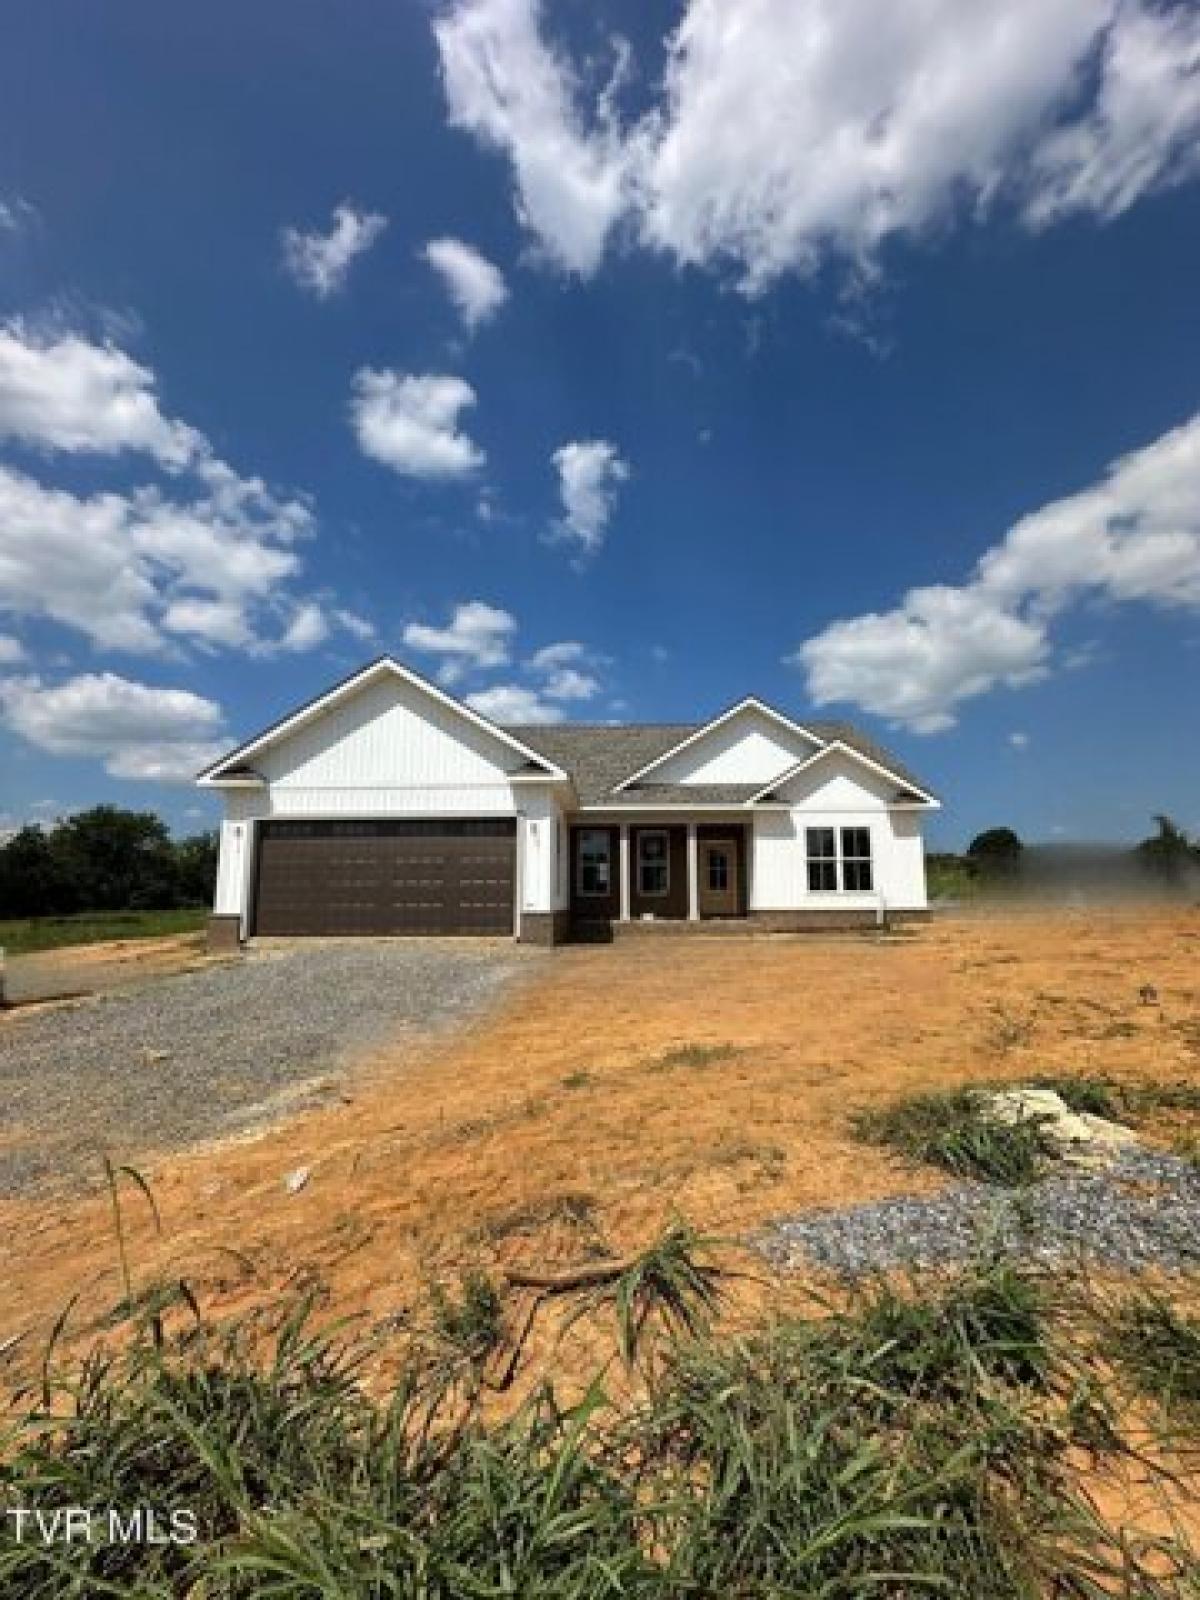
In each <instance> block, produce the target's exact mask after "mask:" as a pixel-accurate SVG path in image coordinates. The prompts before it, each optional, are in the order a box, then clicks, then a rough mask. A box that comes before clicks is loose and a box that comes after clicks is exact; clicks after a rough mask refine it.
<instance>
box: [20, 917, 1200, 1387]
mask: <svg viewBox="0 0 1200 1600" xmlns="http://www.w3.org/2000/svg"><path fill="white" fill-rule="evenodd" d="M171 981H176V980H171ZM1145 985H1150V986H1152V989H1153V998H1152V999H1151V1000H1149V1001H1148V1000H1147V998H1146V997H1145V996H1144V995H1143V994H1141V993H1140V991H1141V990H1142V988H1143V986H1145ZM331 1004H332V1000H331ZM249 1022H250V1024H251V1025H252V1024H253V1018H250V1019H249ZM199 1026H200V1024H199V1021H198V1022H197V1027H199ZM9 1036H10V1035H6V1034H5V1033H4V1032H3V1031H2V1030H0V1050H3V1049H4V1048H5V1047H6V1042H7V1038H8V1037H9ZM201 1042H202V1041H201ZM160 1070H162V1071H164V1072H167V1073H169V1072H170V1070H171V1066H170V1063H169V1062H164V1063H163V1064H162V1065H161V1068H160ZM1046 1072H1053V1073H1058V1074H1072V1073H1075V1074H1089V1075H1107V1076H1111V1077H1113V1078H1115V1079H1118V1080H1120V1081H1122V1082H1126V1083H1131V1084H1135V1083H1138V1082H1141V1081H1151V1080H1153V1081H1155V1082H1163V1081H1167V1082H1192V1083H1195V1082H1196V1081H1197V1078H1198V1077H1200V910H1198V909H1186V910H1163V909H1156V910H1129V909H1126V910H1121V911H1113V912H1101V911H1095V910H1090V911H1087V912H1044V911H1040V912H1037V913H1029V914H1015V913H1009V914H1004V915H994V916H990V917H989V916H985V915H976V916H971V917H962V918H956V919H953V920H951V919H946V920H939V921H937V922H935V923H934V924H932V925H931V926H929V927H926V928H922V929H920V930H918V931H916V932H914V933H912V934H909V935H905V936H903V937H894V938H889V939H882V940H876V939H875V938H853V939H851V938H826V937H815V936H808V937H790V938H787V937H779V938H763V939H755V940H748V939H736V940H735V939H729V940H719V939H697V940H694V941H687V942H684V941H682V940H669V939H663V940H662V941H659V940H649V939H644V940H638V941H631V942H629V943H618V944H616V945H613V946H581V947H573V948H567V949H563V950H560V951H558V952H555V953H554V954H553V955H552V956H548V957H546V958H545V959H543V960H541V961H540V963H539V965H538V966H537V968H536V970H535V971H532V972H531V973H530V974H529V975H528V976H527V980H526V981H523V982H521V983H518V984H515V985H513V986H512V987H511V988H508V989H506V990H505V991H504V992H503V993H502V995H501V997H500V998H499V1000H498V1002H497V1003H496V1004H495V1005H494V1006H493V1007H492V1008H491V1009H489V1010H488V1011H486V1012H485V1013H483V1014H481V1015H480V1016H479V1017H477V1018H475V1019H474V1020H468V1021H466V1022H465V1023H463V1024H461V1025H459V1026H457V1027H456V1029H455V1031H454V1032H453V1033H451V1034H447V1035H444V1036H442V1037H441V1038H436V1039H434V1040H432V1041H430V1042H429V1043H427V1044H426V1045H425V1046H424V1047H423V1048H421V1049H419V1050H414V1048H413V1043H412V1041H411V1039H409V1040H405V1041H402V1042H400V1043H396V1044H392V1043H390V1042H389V1040H388V1039H387V1038H383V1039H381V1040H380V1041H378V1042H377V1045H376V1047H375V1048H373V1049H372V1050H371V1051H368V1052H364V1053H363V1054H362V1056H361V1059H360V1061H359V1065H358V1068H357V1070H356V1072H355V1073H354V1075H353V1076H352V1078H351V1079H350V1080H349V1081H348V1082H347V1083H346V1084H345V1085H344V1087H343V1092H342V1095H341V1096H340V1098H339V1099H338V1100H337V1101H336V1102H335V1103H333V1104H330V1105H325V1106H322V1107H320V1108H318V1109H314V1110H309V1111H307V1112H303V1113H301V1114H299V1115H295V1116H292V1117H290V1118H289V1119H288V1120H286V1121H283V1122H281V1123H279V1124H278V1125H275V1126H271V1127H269V1128H266V1129H262V1130H259V1131H258V1132H256V1133H255V1134H254V1135H253V1136H252V1137H246V1136H243V1137H241V1138H237V1139H233V1140H230V1141H228V1142H226V1143H223V1144H219V1143H218V1144H209V1145H207V1146H206V1147H204V1148H203V1149H201V1150H194V1151H191V1152H176V1153H170V1152H167V1153H156V1152H155V1150H154V1149H153V1148H152V1147H147V1148H144V1149H141V1150H138V1151H136V1152H134V1151H130V1150H128V1148H127V1149H126V1151H125V1154H126V1155H127V1156H136V1159H137V1165H138V1168H139V1169H140V1171H141V1172H142V1173H143V1174H144V1175H145V1177H146V1179H147V1181H148V1182H149V1184H150V1185H151V1187H152V1190H153V1193H154V1196H155V1198H156V1201H157V1206H158V1211H159V1215H160V1217H161V1233H159V1232H157V1231H156V1229H155V1227H154V1225H153V1221H152V1219H151V1216H150V1213H149V1209H148V1207H147V1206H146V1204H145V1202H144V1199H143V1198H142V1196H141V1195H140V1194H139V1193H138V1192H137V1191H136V1188H135V1187H134V1186H133V1185H132V1184H131V1185H129V1187H128V1189H127V1191H126V1195H125V1199H124V1202H123V1207H122V1210H123V1215H124V1219H125V1226H126V1230H127V1235H128V1247H129V1252H130V1257H131V1260H132V1262H133V1266H134V1272H135V1277H136V1278H137V1279H138V1281H139V1282H147V1281H149V1280H151V1279H152V1278H153V1277H154V1276H155V1275H158V1274H168V1275H169V1274H174V1275H175V1276H180V1275H182V1276H185V1277H186V1278H187V1280H188V1282H189V1284H190V1285H191V1287H192V1289H193V1290H194V1291H195V1293H196V1294H197V1296H198V1297H199V1299H200V1301H201V1303H202V1304H203V1305H204V1307H205V1308H206V1310H207V1311H209V1312H210V1313H212V1314H214V1315H220V1314H221V1313H222V1312H225V1311H234V1310H240V1309H243V1308H246V1307H248V1306H250V1305H253V1304H257V1303H264V1302H268V1301H271V1300H274V1299H277V1298H278V1297H279V1296H280V1295H281V1294H283V1293H285V1292H286V1291H288V1290H294V1289H295V1288H296V1287H297V1286H302V1285H307V1286H309V1287H311V1288H313V1289H314V1290H315V1291H316V1292H317V1293H318V1294H319V1295H320V1297H321V1299H322V1302H323V1304H324V1305H325V1306H326V1308H327V1309H328V1310H329V1312H330V1313H331V1314H332V1313H338V1314H342V1313H346V1314H354V1315H362V1316H363V1317H365V1318H366V1319H367V1321H368V1323H369V1324H383V1325H388V1324H392V1325H395V1326H401V1325H403V1323H404V1319H405V1318H406V1317H407V1316H409V1315H410V1314H411V1312H412V1309H413V1307H414V1306H415V1305H416V1304H417V1302H418V1300H419V1298H420V1297H421V1296H422V1294H423V1292H424V1290H425V1289H426V1287H427V1285H428V1282H429V1281H430V1280H431V1279H445V1278H448V1277H450V1276H452V1275H454V1274H456V1273H458V1272H461V1271H463V1270H465V1269H469V1268H471V1267H474V1266H479V1267H482V1268H484V1269H487V1270H494V1269H496V1268H497V1267H503V1266H505V1265H509V1266H511V1265H513V1264H514V1263H537V1264H539V1265H541V1266H553V1265H556V1264H564V1263H574V1262H577V1261H579V1260H581V1259H586V1258H587V1257H588V1256H589V1255H591V1254H596V1253H601V1252H604V1251H606V1250H614V1251H629V1250H633V1249H636V1248H638V1247H640V1246H641V1245H643V1244H645V1243H647V1242H649V1241H650V1240H651V1239H652V1238H654V1237H655V1236H656V1235H657V1234H658V1233H659V1231H660V1230H661V1229H662V1227H663V1226H664V1224H665V1223H666V1222H668V1221H669V1220H670V1219H671V1218H673V1217H675V1216H682V1217H684V1218H686V1219H687V1220H688V1221H689V1222H691V1223H693V1224H694V1225H695V1226H697V1227H698V1228H699V1229H701V1230H702V1231H704V1232H706V1233H709V1232H711V1233H716V1234H721V1235H726V1236H732V1237H735V1238H740V1239H744V1238H746V1237H748V1236H752V1235H754V1234H755V1232H756V1231H757V1230H759V1229H761V1228H762V1226H763V1225H765V1224H767V1223H769V1222H771V1221H772V1220H773V1219H776V1218H779V1217H783V1216H794V1215H796V1214H798V1213H803V1212H805V1211H807V1210H809V1209H810V1208H815V1207H830V1206H835V1205H837V1206H840V1205H845V1204H849V1203H853V1202H860V1201H867V1200H873V1199H877V1198H880V1197H884V1196H889V1195H895V1194H899V1193H907V1194H916V1195H919V1194H922V1193H931V1192H934V1191H935V1190H937V1189H938V1188H939V1186H940V1185H941V1184H942V1182H943V1180H942V1179H940V1178H939V1177H938V1176H937V1175H936V1174H935V1173H932V1172H929V1171H914V1170H911V1169H905V1168H902V1167H900V1166H898V1165H897V1164H896V1163H895V1162H894V1161H893V1160H892V1159H890V1158H889V1157H888V1155H887V1154H886V1153H885V1152H884V1151H882V1150H878V1149H873V1148H870V1147H865V1146H863V1145H862V1144H859V1143H857V1142H855V1140H854V1139H853V1138H852V1136H851V1134H850V1131H849V1127H848V1118H849V1115H850V1113H851V1112H852V1110H853V1109H854V1108H857V1107H864V1106H870V1105H873V1104H874V1105H878V1104H882V1103H884V1102H885V1101H887V1100H888V1099H890V1098H892V1097H895V1096H898V1095H901V1094H904V1093H907V1092H910V1091H914V1090H918V1089H928V1088H935V1087H939V1086H959V1085H962V1084H970V1083H983V1082H990V1081H995V1080H1003V1081H1021V1080H1025V1079H1027V1078H1028V1077H1029V1076H1031V1075H1033V1074H1037V1073H1046ZM1163 1116H1164V1120H1163V1121H1162V1122H1161V1124H1160V1125H1159V1126H1155V1127H1152V1128H1151V1129H1150V1137H1151V1139H1158V1140H1161V1141H1162V1142H1163V1144H1164V1146H1165V1145H1166V1144H1167V1143H1168V1142H1169V1141H1170V1140H1171V1138H1172V1137H1173V1136H1174V1135H1175V1134H1176V1133H1177V1131H1178V1130H1177V1128H1175V1127H1173V1126H1172V1124H1171V1121H1170V1115H1169V1114H1168V1113H1164V1114H1163ZM128 1143H129V1141H127V1145H128ZM301 1170H303V1172H304V1174H305V1177H304V1180H303V1181H302V1182H301V1183H299V1184H296V1183H294V1184H293V1185H292V1186H291V1187H289V1185H288V1183H287V1179H288V1176H289V1174H296V1173H297V1172H300V1171H301ZM0 1238H2V1239H3V1246H2V1247H0V1307H2V1308H3V1323H2V1324H0V1349H3V1347H4V1345H5V1343H6V1341H8V1340H11V1339H12V1338H13V1337H14V1336H20V1335H26V1337H25V1338H24V1339H22V1340H21V1342H20V1344H19V1345H15V1346H13V1348H12V1350H11V1351H10V1353H9V1356H8V1360H9V1362H10V1364H12V1363H16V1362H19V1361H20V1360H21V1359H23V1356H22V1352H23V1351H29V1350H33V1349H36V1348H37V1347H38V1345H39V1344H40V1341H41V1340H42V1339H43V1337H44V1335H45V1331H46V1330H47V1329H48V1328H49V1327H50V1326H51V1324H52V1323H53V1320H54V1318H55V1317H56V1316H57V1314H58V1313H59V1312H60V1311H61V1309H62V1308H63V1306H64V1305H65V1304H66V1302H67V1301H68V1299H69V1297H70V1296H71V1295H73V1294H75V1293H79V1294H80V1296H81V1298H80V1300H79V1302H78V1303H77V1305H76V1306H75V1308H74V1311H73V1313H72V1322H71V1326H72V1327H73V1328H74V1329H76V1330H77V1332H76V1337H79V1338H82V1337H84V1336H85V1335H86V1333H87V1331H88V1329H89V1327H91V1328H92V1329H94V1328H95V1327H96V1326H98V1325H99V1321H100V1319H101V1318H102V1316H103V1313H104V1311H105V1309H106V1308H108V1307H111V1305H112V1304H113V1303H114V1301H115V1300H117V1298H118V1297H119V1293H120V1280H119V1275H118V1264H117V1252H116V1244H115V1239H114V1227H113V1218H112V1212H111V1206H110V1202H109V1198H108V1196H107V1195H106V1194H105V1193H104V1192H102V1191H96V1192H92V1193H89V1194H84V1195H81V1196H79V1197H76V1198H68V1199H63V1198H58V1199H52V1198H51V1199H48V1198H39V1197H38V1196H37V1195H36V1194H32V1195H28V1196H25V1197H19V1196H18V1197H12V1198H9V1199H6V1200H2V1201H0ZM764 1292H766V1291H764ZM770 1292H771V1293H772V1294H777V1293H778V1292H779V1290H778V1287H777V1286H776V1287H775V1288H773V1289H771V1291H770ZM535 1354H536V1351H535Z"/></svg>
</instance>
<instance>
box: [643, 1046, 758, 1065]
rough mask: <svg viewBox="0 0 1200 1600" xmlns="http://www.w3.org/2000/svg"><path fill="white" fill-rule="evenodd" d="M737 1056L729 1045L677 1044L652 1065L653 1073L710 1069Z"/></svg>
mask: <svg viewBox="0 0 1200 1600" xmlns="http://www.w3.org/2000/svg"><path fill="white" fill-rule="evenodd" d="M735 1055H737V1050H736V1049H735V1048H734V1046H733V1045H731V1044H678V1045H674V1046H673V1047H672V1048H671V1049H670V1050H666V1051H664V1052H663V1054H662V1055H660V1056H658V1057H657V1058H656V1059H655V1061H654V1062H653V1063H652V1065H653V1069H654V1071H655V1072H674V1071H675V1070H676V1069H678V1068H680V1067H712V1066H715V1065H716V1064H717V1062H718V1061H728V1060H729V1059H730V1057H731V1056H735Z"/></svg>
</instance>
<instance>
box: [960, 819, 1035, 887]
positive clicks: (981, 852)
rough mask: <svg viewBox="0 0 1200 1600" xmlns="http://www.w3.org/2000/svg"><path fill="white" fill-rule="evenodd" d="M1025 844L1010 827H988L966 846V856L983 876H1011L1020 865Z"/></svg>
mask: <svg viewBox="0 0 1200 1600" xmlns="http://www.w3.org/2000/svg"><path fill="white" fill-rule="evenodd" d="M1024 848H1025V846H1024V845H1023V844H1022V843H1021V841H1020V839H1019V838H1018V837H1017V835H1016V834H1015V833H1014V832H1013V830H1012V829H1011V828H988V829H986V830H985V832H983V833H977V834H976V835H975V837H974V838H973V839H972V840H971V842H970V844H969V845H968V846H967V856H968V858H969V859H970V860H971V861H973V862H974V863H975V865H976V867H977V868H978V869H979V872H980V874H981V875H983V876H987V877H990V878H1011V877H1014V876H1015V875H1016V873H1017V872H1018V871H1019V870H1020V866H1021V855H1022V852H1023V851H1024Z"/></svg>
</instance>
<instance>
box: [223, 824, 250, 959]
mask: <svg viewBox="0 0 1200 1600" xmlns="http://www.w3.org/2000/svg"><path fill="white" fill-rule="evenodd" d="M253 834H254V830H253V828H252V827H251V826H250V825H249V824H248V823H245V822H230V821H225V822H222V824H221V835H220V842H219V847H218V853H217V888H216V894H215V896H214V897H213V910H214V912H216V913H217V915H218V916H227V917H235V916H239V917H241V918H242V931H243V933H244V932H245V918H246V908H247V906H248V904H249V885H250V866H251V860H252V856H253Z"/></svg>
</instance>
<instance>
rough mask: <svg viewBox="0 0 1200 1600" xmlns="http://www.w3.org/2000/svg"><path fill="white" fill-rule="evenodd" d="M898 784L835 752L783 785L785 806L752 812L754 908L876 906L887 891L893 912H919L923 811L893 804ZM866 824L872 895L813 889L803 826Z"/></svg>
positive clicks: (923, 902)
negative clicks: (869, 843)
mask: <svg viewBox="0 0 1200 1600" xmlns="http://www.w3.org/2000/svg"><path fill="white" fill-rule="evenodd" d="M895 792H896V784H895V783H894V782H893V781H892V780H891V779H888V778H882V777H878V776H877V775H876V774H875V773H873V772H872V771H871V770H870V769H869V768H866V767H864V766H863V765H862V763H861V762H858V761H855V760H853V759H852V758H851V757H849V756H843V755H840V754H838V753H835V754H833V755H831V756H829V757H827V758H826V759H824V760H822V761H820V762H818V763H817V765H816V766H815V767H813V768H812V769H811V771H809V772H803V773H800V774H798V775H797V776H796V777H795V778H794V779H793V780H792V781H791V782H790V783H788V784H786V785H784V786H783V787H782V788H781V789H780V791H779V795H780V798H781V799H783V800H787V801H790V802H791V808H790V809H789V810H787V811H760V812H757V813H756V814H755V817H754V837H753V855H754V861H753V870H752V873H751V901H750V905H751V910H753V911H798V910H804V909H820V910H829V909H836V908H838V907H842V908H846V909H852V908H855V907H875V906H877V905H878V903H879V899H880V897H881V896H882V898H883V902H884V904H885V905H886V906H887V907H888V908H889V909H890V910H893V911H922V910H924V909H925V907H926V905H927V904H928V900H927V896H926V890H925V845H924V841H923V839H922V836H921V822H922V817H921V814H920V813H919V812H917V811H902V810H896V809H894V808H893V807H891V806H890V804H889V802H890V801H891V800H892V799H893V797H894V795H895ZM856 827H857V828H869V829H870V830H871V856H872V864H873V877H874V881H875V887H874V889H873V890H871V891H870V892H869V893H863V894H856V893H846V892H845V891H843V890H839V891H837V892H834V893H813V892H811V891H810V890H809V887H808V857H807V850H806V846H805V838H804V833H805V829H806V828H856Z"/></svg>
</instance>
